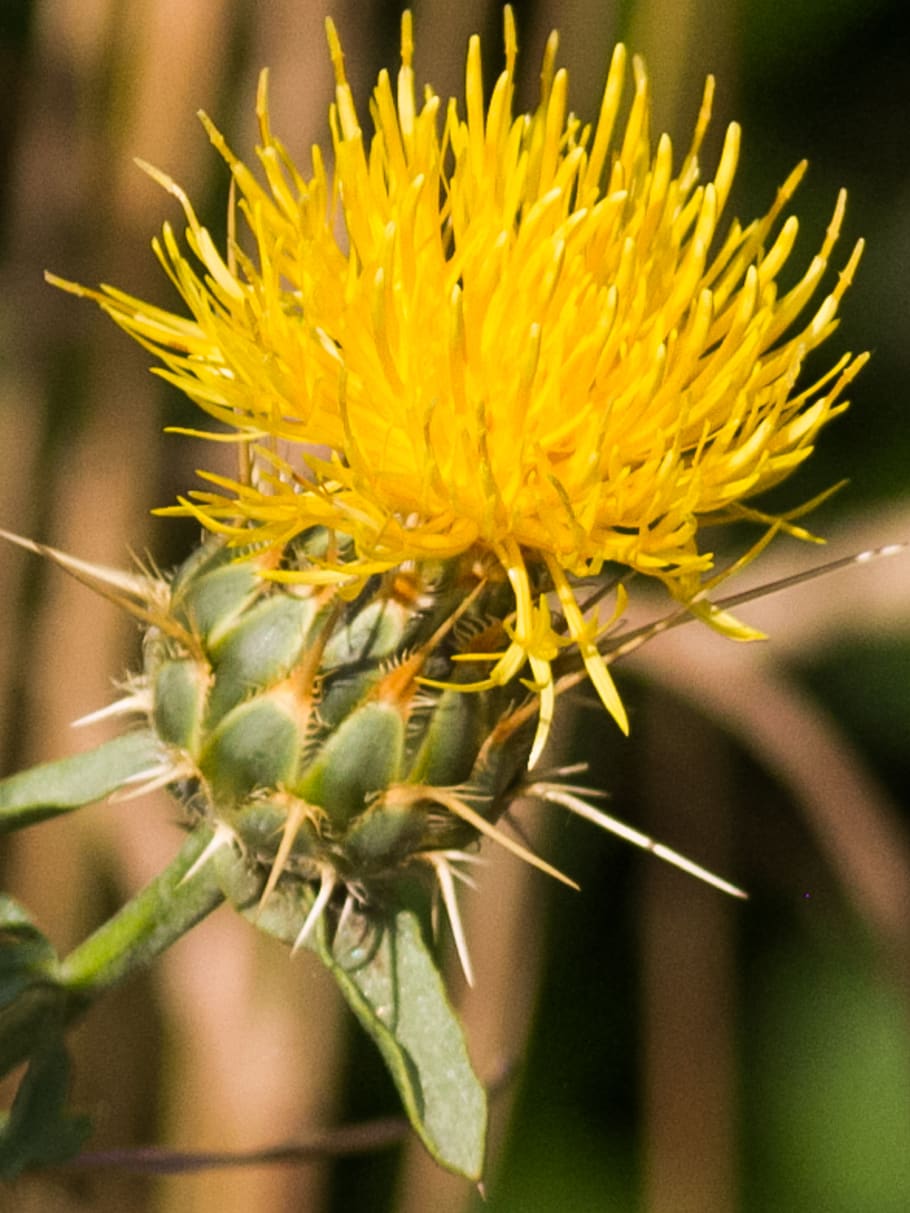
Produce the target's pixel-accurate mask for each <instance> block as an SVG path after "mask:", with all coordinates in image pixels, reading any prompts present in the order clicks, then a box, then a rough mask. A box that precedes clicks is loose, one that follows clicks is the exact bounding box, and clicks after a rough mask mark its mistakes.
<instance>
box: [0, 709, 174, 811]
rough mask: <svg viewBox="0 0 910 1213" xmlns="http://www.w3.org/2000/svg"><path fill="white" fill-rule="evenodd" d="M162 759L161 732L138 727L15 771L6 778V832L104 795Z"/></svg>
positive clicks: (0, 805) (0, 784)
mask: <svg viewBox="0 0 910 1213" xmlns="http://www.w3.org/2000/svg"><path fill="white" fill-rule="evenodd" d="M160 761H161V750H160V747H159V745H158V742H157V741H156V739H155V734H154V733H153V732H152V731H151V730H150V729H137V730H134V731H132V732H129V733H124V734H123V736H122V737H115V738H114V739H113V740H112V741H106V742H104V744H103V745H100V746H98V747H97V749H94V750H88V751H87V752H86V753H84V754H76V755H74V756H73V757H72V758H63V759H60V760H59V761H58V762H46V763H43V764H42V765H41V766H37V767H32V768H31V769H30V770H28V771H21V772H20V773H19V774H18V775H11V776H9V778H8V779H3V780H0V833H9V832H10V831H12V830H19V829H22V828H23V827H24V826H30V825H35V824H36V823H37V822H39V821H44V820H45V819H46V818H48V817H56V816H57V815H58V814H60V813H67V812H69V811H70V810H72V809H78V808H81V807H82V806H83V805H86V804H91V803H92V802H93V801H96V800H103V799H104V797H105V796H108V795H110V793H111V792H113V791H116V789H117V788H119V787H120V786H121V785H122V784H123V783H125V781H126V780H127V779H129V778H130V777H131V776H134V775H140V774H141V773H142V772H143V771H146V770H151V769H152V768H154V767H156V766H157V765H158V764H159V763H160Z"/></svg>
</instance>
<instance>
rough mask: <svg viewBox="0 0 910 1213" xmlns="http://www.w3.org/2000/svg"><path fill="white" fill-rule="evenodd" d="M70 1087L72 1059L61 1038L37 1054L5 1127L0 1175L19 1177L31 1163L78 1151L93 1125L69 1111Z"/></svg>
mask: <svg viewBox="0 0 910 1213" xmlns="http://www.w3.org/2000/svg"><path fill="white" fill-rule="evenodd" d="M68 1087H69V1058H68V1057H67V1054H66V1050H65V1048H64V1047H63V1045H62V1043H61V1042H60V1040H59V1038H58V1039H57V1040H55V1041H54V1042H53V1043H52V1044H50V1045H48V1046H47V1047H45V1048H44V1049H42V1050H41V1051H40V1052H39V1053H37V1054H36V1055H35V1056H34V1057H33V1058H32V1060H31V1062H30V1063H29V1067H28V1069H27V1071H26V1072H25V1076H24V1077H23V1079H22V1081H21V1083H20V1084H19V1089H18V1091H17V1092H16V1098H15V1100H14V1101H13V1106H12V1109H11V1111H10V1113H9V1115H8V1116H7V1117H5V1119H4V1121H3V1123H2V1125H0V1178H3V1179H14V1178H15V1177H16V1176H17V1175H19V1174H21V1172H22V1171H24V1170H26V1169H27V1168H29V1167H38V1166H48V1165H52V1164H53V1163H59V1162H65V1161H66V1160H67V1159H68V1158H72V1157H73V1156H74V1155H76V1154H78V1153H79V1151H80V1149H81V1148H82V1143H83V1142H84V1141H85V1139H86V1138H87V1137H88V1135H89V1133H90V1132H91V1126H90V1124H89V1121H88V1119H87V1118H86V1117H84V1116H74V1115H72V1114H71V1113H70V1112H68V1111H67V1110H66V1095H67V1090H68Z"/></svg>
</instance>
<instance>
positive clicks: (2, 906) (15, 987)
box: [0, 893, 56, 1009]
mask: <svg viewBox="0 0 910 1213" xmlns="http://www.w3.org/2000/svg"><path fill="white" fill-rule="evenodd" d="M55 961H56V955H55V953H54V949H53V947H52V946H51V944H50V942H49V941H48V940H47V939H46V938H45V937H44V935H42V933H41V932H40V931H39V930H38V928H37V927H36V926H35V925H34V923H33V922H32V920H31V919H30V918H29V916H28V914H27V913H26V911H25V910H24V909H23V908H22V906H20V905H19V903H18V902H17V901H14V900H13V898H12V897H8V896H7V895H6V894H5V893H0V1009H2V1008H3V1007H5V1006H8V1005H9V1004H10V1003H11V1002H13V1001H14V1000H15V999H16V998H18V996H19V995H20V994H21V992H22V991H23V990H24V989H26V988H27V987H28V986H30V985H32V984H33V982H35V981H36V980H39V981H40V980H47V977H48V974H49V972H50V968H51V966H52V965H53V964H54V962H55Z"/></svg>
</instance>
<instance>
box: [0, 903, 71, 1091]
mask: <svg viewBox="0 0 910 1213" xmlns="http://www.w3.org/2000/svg"><path fill="white" fill-rule="evenodd" d="M56 961H57V958H56V955H55V953H54V949H53V948H52V947H51V945H50V943H49V942H48V940H47V939H45V937H44V936H43V935H42V934H41V932H40V931H39V930H38V928H37V927H36V926H34V925H33V923H32V922H31V920H30V919H29V917H28V915H27V914H26V912H25V910H23V909H22V907H21V906H20V905H19V904H18V903H17V902H15V901H13V899H12V898H11V897H6V896H0V1075H2V1074H6V1073H7V1072H8V1071H9V1070H10V1069H12V1067H13V1066H15V1065H17V1064H18V1063H19V1062H20V1061H22V1060H24V1059H25V1058H26V1057H29V1056H30V1055H31V1054H33V1053H34V1052H35V1051H36V1050H40V1049H42V1048H44V1047H45V1046H46V1045H47V1044H48V1042H50V1041H53V1040H56V1039H58V1037H59V1034H60V1029H61V1026H62V1024H63V1021H64V1017H65V1006H66V993H65V991H63V990H61V989H60V987H59V986H58V985H57V983H56V980H55V978H54V972H53V970H54V967H55V965H56Z"/></svg>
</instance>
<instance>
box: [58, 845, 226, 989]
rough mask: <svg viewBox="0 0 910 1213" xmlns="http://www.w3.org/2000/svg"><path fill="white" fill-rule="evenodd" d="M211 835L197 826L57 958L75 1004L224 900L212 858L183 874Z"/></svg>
mask: <svg viewBox="0 0 910 1213" xmlns="http://www.w3.org/2000/svg"><path fill="white" fill-rule="evenodd" d="M211 838H212V832H211V830H210V829H209V828H208V827H202V826H197V827H196V829H195V830H193V832H192V834H190V836H189V838H188V839H187V840H186V842H185V843H184V845H183V847H182V848H181V850H180V852H179V854H178V855H177V857H176V858H175V859H174V861H173V862H172V863H171V864H170V865H169V866H168V867H167V868H165V869H164V871H163V872H161V873H160V875H158V876H156V877H155V879H154V880H152V881H151V882H150V883H149V884H147V885H146V887H145V888H144V889H143V890H142V891H141V892H140V893H137V895H136V896H135V897H134V898H133V900H132V901H130V902H128V903H127V904H126V905H125V906H124V907H123V909H122V910H119V911H118V912H117V913H116V914H115V915H114V917H113V918H110V919H108V921H107V922H106V923H104V925H103V926H101V927H99V928H98V930H97V931H95V933H94V934H93V935H90V936H89V938H88V939H86V940H85V941H84V942H83V943H81V944H80V945H79V946H78V947H77V948H75V949H74V950H73V951H72V952H70V954H69V956H67V957H66V959H65V960H63V961H61V962H60V964H59V966H58V967H57V971H56V973H55V974H54V976H55V978H56V980H57V981H58V982H59V983H60V984H61V985H62V986H64V987H65V988H66V989H67V990H68V991H69V992H70V993H71V994H73V995H76V996H77V1002H78V1003H81V1004H83V1006H81V1007H79V1010H81V1009H84V1005H87V1003H88V1002H91V1000H92V999H93V998H95V997H96V996H97V995H99V994H101V993H102V992H103V991H104V990H107V989H109V988H110V987H111V986H113V985H116V984H117V982H119V981H122V980H123V978H124V977H126V976H127V975H128V974H129V973H131V972H132V971H133V970H134V969H137V968H139V967H140V966H142V965H145V964H147V963H148V962H149V961H150V960H153V959H154V958H155V957H156V956H158V955H159V954H160V953H161V952H163V951H164V950H165V949H166V948H168V947H170V945H171V944H172V943H174V942H175V941H176V940H177V939H179V938H180V936H181V935H184V934H185V933H186V932H187V931H188V930H190V928H191V927H193V926H195V925H196V923H197V922H199V921H200V919H202V918H204V917H205V916H206V915H207V914H209V913H211V911H212V910H214V909H215V908H216V906H218V905H220V903H221V902H222V901H223V900H224V894H223V893H222V891H221V886H220V885H219V883H218V880H217V878H216V872H215V865H214V864H212V863H211V862H206V863H204V864H203V865H202V867H201V868H200V869H199V871H198V872H194V873H193V875H192V876H191V877H190V879H189V880H186V879H185V877H186V874H187V872H188V871H189V870H190V869H191V868H192V866H193V864H194V863H195V862H196V860H197V859H198V858H199V856H200V855H201V854H202V852H203V851H204V849H205V847H206V846H207V845H208V843H209V842H210V841H211ZM76 1013H78V1010H77V1011H76Z"/></svg>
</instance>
